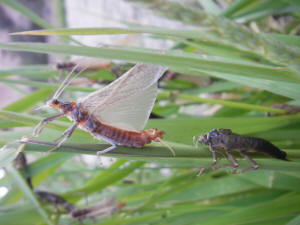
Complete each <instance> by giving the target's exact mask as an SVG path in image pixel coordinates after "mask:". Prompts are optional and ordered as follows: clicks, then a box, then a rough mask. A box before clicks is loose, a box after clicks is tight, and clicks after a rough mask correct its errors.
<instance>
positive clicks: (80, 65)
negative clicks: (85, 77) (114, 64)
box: [55, 59, 111, 72]
mask: <svg viewBox="0 0 300 225" xmlns="http://www.w3.org/2000/svg"><path fill="white" fill-rule="evenodd" d="M110 66H111V62H110V61H107V60H99V59H97V60H95V59H88V60H87V59H86V60H82V61H71V62H62V63H57V64H56V65H55V69H57V70H61V71H68V72H70V71H72V70H73V69H74V68H75V67H76V69H75V70H74V72H79V71H83V70H84V71H99V70H103V69H109V68H110Z"/></svg>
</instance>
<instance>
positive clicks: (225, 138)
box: [194, 129, 287, 176]
mask: <svg viewBox="0 0 300 225" xmlns="http://www.w3.org/2000/svg"><path fill="white" fill-rule="evenodd" d="M195 141H196V142H197V143H200V144H202V145H208V146H209V150H210V152H211V153H212V156H213V162H212V163H211V164H210V165H208V166H206V167H204V168H202V169H201V170H200V172H199V173H198V176H200V175H201V174H202V173H203V172H204V171H205V170H207V169H209V168H213V166H215V165H216V163H217V156H216V153H219V154H221V155H223V153H222V152H220V151H218V150H217V148H223V149H224V150H225V153H226V154H227V155H228V157H229V160H230V161H231V162H232V165H224V166H219V167H217V168H214V170H217V169H220V168H237V167H238V166H239V164H238V162H237V160H236V159H235V158H234V156H233V155H232V154H231V152H232V151H237V152H238V153H239V154H240V155H241V156H243V157H244V158H245V159H246V160H248V162H249V163H250V164H251V166H252V167H250V168H247V169H244V170H242V171H241V173H243V172H247V171H250V170H255V169H257V168H258V167H259V166H258V164H257V163H256V162H255V161H254V160H253V159H251V158H250V157H249V156H248V155H246V152H252V151H256V152H262V153H266V154H268V155H270V156H272V157H274V158H277V159H281V160H287V159H286V153H285V152H284V151H281V150H280V149H279V148H277V147H276V146H274V145H273V144H272V143H270V142H269V141H267V140H264V139H262V138H255V137H247V136H244V135H240V134H235V133H233V132H232V131H231V130H230V129H213V130H211V131H210V132H208V133H206V134H204V135H202V136H198V137H194V142H195ZM223 156H224V155H223ZM226 158H227V157H226Z"/></svg>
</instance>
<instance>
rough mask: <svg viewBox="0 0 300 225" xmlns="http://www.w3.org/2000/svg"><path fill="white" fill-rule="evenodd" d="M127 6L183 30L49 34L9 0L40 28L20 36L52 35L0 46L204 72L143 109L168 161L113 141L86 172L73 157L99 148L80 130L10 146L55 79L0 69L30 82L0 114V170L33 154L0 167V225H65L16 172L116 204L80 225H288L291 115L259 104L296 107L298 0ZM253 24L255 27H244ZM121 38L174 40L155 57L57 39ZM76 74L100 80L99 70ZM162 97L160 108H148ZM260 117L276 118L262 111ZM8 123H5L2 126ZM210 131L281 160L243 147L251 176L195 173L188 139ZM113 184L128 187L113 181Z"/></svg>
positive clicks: (297, 119) (296, 142) (32, 68)
mask: <svg viewBox="0 0 300 225" xmlns="http://www.w3.org/2000/svg"><path fill="white" fill-rule="evenodd" d="M54 2H55V4H56V7H57V10H56V13H57V15H56V16H57V17H58V18H62V20H61V21H60V24H59V25H58V26H57V27H63V24H64V21H63V18H64V14H63V10H61V9H62V5H63V3H62V2H61V1H59V0H56V1H54ZM129 2H132V3H134V4H137V5H139V6H141V7H145V8H148V9H150V10H151V11H152V12H153V13H157V14H159V15H161V16H163V17H166V18H169V19H174V20H179V21H181V22H183V23H185V24H188V25H191V26H193V28H190V29H188V30H184V31H183V30H172V29H162V28H157V27H145V26H143V27H141V26H138V25H133V24H131V25H130V26H129V27H128V28H126V29H124V28H122V29H116V28H89V29H55V27H54V26H52V25H50V24H49V23H48V22H46V21H44V20H43V19H41V18H39V17H38V16H37V15H35V14H34V13H32V12H31V11H29V10H28V9H27V8H26V7H25V6H23V5H21V4H20V3H19V2H17V1H16V0H1V1H0V3H2V4H5V5H6V6H8V7H11V8H12V9H14V10H16V11H18V12H19V13H20V14H22V15H24V16H25V17H27V18H29V19H30V20H31V21H33V22H35V23H36V24H38V25H40V26H41V27H43V28H45V29H47V30H40V31H35V32H27V33H24V34H25V35H58V36H61V39H60V41H59V42H58V43H56V44H48V43H16V42H14V43H0V48H2V49H6V50H11V51H29V52H39V53H45V54H62V55H66V56H68V55H79V56H89V57H95V58H106V59H117V60H123V61H125V62H130V63H138V62H143V63H153V64H161V65H166V66H168V67H169V69H170V70H171V71H173V72H178V73H183V74H190V75H193V76H194V79H195V81H196V80H199V79H202V77H206V76H208V77H211V78H212V80H213V82H212V84H211V85H210V86H207V87H205V88H202V87H201V88H200V87H198V86H197V85H195V84H194V83H193V82H187V81H182V80H181V79H180V78H179V79H175V80H173V81H170V82H167V83H165V86H163V91H162V92H160V93H159V95H158V99H157V103H156V104H155V107H154V110H153V112H154V113H155V114H157V115H160V116H162V117H164V119H161V120H154V119H153V120H152V119H151V120H149V122H148V124H147V128H152V127H157V128H159V129H160V130H164V131H165V132H166V136H165V140H166V141H167V142H168V143H169V144H170V145H171V146H172V147H173V148H174V149H175V151H176V157H172V155H171V154H170V152H169V151H168V150H167V149H166V148H165V147H162V146H161V145H157V144H151V145H149V146H147V147H145V148H143V149H131V148H125V147H118V148H117V149H116V150H114V151H113V152H112V153H111V154H109V155H110V156H112V157H116V158H117V160H116V162H114V163H113V164H112V165H111V166H110V167H109V168H105V169H104V168H93V169H90V168H87V167H86V166H85V165H84V164H83V163H82V162H81V161H80V160H78V159H79V157H78V156H79V155H80V154H91V155H95V153H96V151H97V150H100V149H101V148H105V147H107V145H106V144H100V145H99V144H97V143H98V142H97V141H95V140H94V139H93V138H92V137H91V136H90V135H89V134H88V133H85V132H82V131H79V130H78V131H76V132H75V133H74V135H73V136H72V138H71V139H70V141H68V143H67V144H66V145H64V146H63V147H62V148H60V149H59V150H57V151H56V152H55V153H51V154H42V153H41V152H46V151H47V150H48V149H49V146H42V145H33V144H27V145H24V146H20V145H19V144H17V143H16V142H13V141H15V140H18V139H20V138H21V137H22V136H23V135H26V134H30V133H31V132H32V128H33V127H34V126H35V125H36V124H37V123H38V122H39V121H40V120H41V119H42V118H45V117H46V116H48V115H49V114H50V111H42V113H40V112H35V111H32V108H33V107H35V106H36V105H41V104H43V102H45V99H47V98H49V96H51V94H52V93H53V91H54V90H55V89H56V88H57V87H58V85H59V82H52V83H51V82H49V81H50V80H53V78H54V77H57V76H58V75H59V74H58V72H57V71H55V70H53V69H51V68H50V67H49V66H48V65H26V66H22V67H20V68H13V69H10V70H1V71H0V82H1V83H3V84H5V85H8V86H9V87H13V86H14V85H15V84H22V85H27V86H30V87H35V89H34V90H35V91H34V92H32V93H25V94H24V98H22V99H20V100H19V101H16V102H14V103H13V104H11V105H9V106H7V107H5V108H4V109H2V110H1V111H0V118H1V123H0V128H1V129H2V130H3V132H1V133H0V143H1V145H5V144H8V145H6V147H4V148H3V150H2V151H1V152H0V153H1V154H0V165H1V166H3V165H7V164H8V162H9V161H10V160H12V159H13V157H14V156H15V155H16V153H17V151H19V150H24V152H25V153H26V154H29V155H33V156H34V157H36V158H37V159H36V161H34V162H32V163H31V164H30V165H29V171H30V174H29V173H25V174H24V173H20V172H19V171H17V170H16V169H15V168H14V167H13V166H11V165H7V167H6V169H7V172H8V176H5V177H4V178H3V179H1V180H0V186H6V187H8V188H9V192H8V194H7V195H6V196H5V197H4V198H3V199H1V200H0V218H1V220H0V224H18V223H19V222H20V221H22V224H56V223H59V224H69V223H70V219H69V218H68V217H67V215H57V214H55V213H53V212H54V211H55V209H54V208H53V207H51V206H49V205H47V204H42V203H40V202H39V201H38V200H37V199H36V197H35V196H34V194H33V192H32V191H31V190H30V188H29V187H28V186H27V184H26V182H25V180H24V177H26V176H31V177H32V180H33V185H34V187H35V188H38V189H47V190H49V191H52V192H54V193H59V194H62V196H64V197H65V198H66V200H68V201H70V202H73V203H76V205H78V206H81V207H84V206H85V205H86V203H85V199H86V198H88V199H89V204H93V203H97V202H98V201H100V199H103V198H104V197H107V196H115V197H116V198H117V200H118V201H122V202H125V203H126V207H125V208H124V209H123V210H122V211H121V212H119V213H117V214H115V215H113V216H112V217H111V218H104V219H102V220H101V221H100V220H96V222H93V221H85V223H90V224H139V225H140V224H173V225H174V224H176V225H181V224H205V225H208V224H223V225H227V224H228V225H229V224H232V225H233V224H247V225H250V224H251V225H254V224H264V225H266V224H273V225H274V224H287V225H293V224H300V215H299V212H300V207H299V205H300V190H299V189H300V188H299V187H300V175H299V171H300V170H299V169H300V161H299V158H300V138H299V136H300V115H299V114H298V115H284V111H283V110H281V109H274V108H272V107H271V106H272V105H273V104H275V103H283V102H284V103H288V104H292V105H299V104H300V38H299V36H296V35H294V34H298V35H299V32H300V28H299V24H300V13H299V12H300V10H299V9H300V2H299V1H297V0H289V1H284V0H278V1H271V0H256V1H249V0H237V1H232V3H230V4H228V7H227V8H226V9H225V10H223V11H221V10H220V9H219V8H218V7H217V5H216V4H215V3H214V2H213V1H202V0H198V1H194V2H193V1H191V2H190V3H191V4H192V3H194V4H196V5H202V7H203V9H204V11H203V10H200V9H199V8H197V7H194V5H188V4H186V5H179V4H177V3H174V2H171V1H170V2H169V1H163V0H161V1H159V0H157V1H147V0H143V1H133V0H130V1H129ZM227 2H229V1H227ZM283 15H285V16H289V20H288V22H287V24H286V25H285V26H282V27H277V28H274V26H272V25H271V22H270V21H271V20H272V19H273V20H275V19H274V18H275V17H280V16H283ZM254 27H255V28H256V31H259V32H254V31H253V28H254ZM130 33H147V34H149V35H151V36H153V37H155V38H163V39H170V40H173V41H174V42H175V43H176V44H175V45H174V47H173V48H172V49H170V50H167V51H165V50H164V51H163V52H162V51H159V50H154V49H144V48H136V47H134V48H133V47H130V46H125V47H116V46H110V47H86V46H83V45H76V46H75V45H74V44H72V43H74V40H72V38H71V37H70V36H69V35H75V34H77V35H102V34H116V35H117V34H130ZM24 34H23V35H24ZM179 50H180V51H179ZM16 74H17V75H19V76H20V79H18V80H11V79H10V76H12V75H16ZM82 76H89V77H92V78H94V79H111V78H112V76H111V74H110V72H109V71H101V72H99V73H96V74H88V73H84V74H83V75H82ZM23 78H24V79H23ZM93 90H94V89H93V88H88V87H85V88H83V87H77V86H70V87H69V88H68V89H67V92H68V93H69V96H70V98H72V96H73V97H74V93H78V92H86V93H88V92H91V91H93ZM174 91H176V92H175V94H174ZM201 93H229V94H234V95H235V96H237V99H230V100H221V99H211V98H200V97H198V95H199V94H201ZM73 100H74V99H73ZM162 100H166V101H167V104H166V105H164V106H161V105H159V104H158V102H159V101H162ZM202 103H209V104H218V105H222V106H223V107H222V108H221V109H220V110H218V111H217V112H216V113H214V114H213V115H211V116H206V117H197V116H191V115H186V114H183V113H180V112H179V107H180V106H190V105H196V104H202ZM267 112H269V113H272V114H277V116H274V117H265V113H267ZM171 118H172V119H171ZM68 126H70V122H69V121H68V120H66V119H61V120H59V121H56V122H53V123H51V124H49V126H47V129H46V130H45V131H44V132H43V135H42V136H41V137H40V138H39V139H38V140H41V141H48V142H49V141H50V140H53V139H54V138H55V137H58V136H59V135H60V134H61V132H62V131H63V130H64V129H66V128H67V127H68ZM16 127H17V128H18V129H17V130H11V128H16ZM213 128H230V129H232V130H233V131H234V132H237V133H240V134H245V135H249V136H255V137H262V138H265V139H267V140H269V141H271V142H272V143H274V144H275V145H276V146H278V147H280V148H281V149H283V150H284V151H286V152H287V153H288V158H289V159H290V160H291V161H290V162H283V161H280V160H276V159H271V158H269V157H265V156H263V155H260V154H254V155H253V157H254V159H255V161H257V162H258V164H259V165H260V169H259V170H257V171H253V172H249V173H245V174H238V175H233V174H230V173H228V171H227V170H220V171H217V172H212V171H207V172H206V173H205V174H203V176H201V177H199V178H198V177H196V174H197V172H198V169H197V168H200V167H202V166H204V165H206V164H208V163H210V162H211V155H210V154H209V153H208V151H207V148H206V147H203V146H199V148H195V147H194V145H193V143H192V137H193V136H195V135H201V134H203V133H204V132H207V131H209V130H211V129H213ZM4 131H5V132H4ZM76 142H77V143H76ZM83 143H84V144H83ZM78 148H80V149H78ZM87 149H88V151H87ZM9 159H10V160H9ZM239 162H240V164H241V168H245V167H247V166H249V165H248V163H247V162H245V160H244V159H239ZM220 163H226V161H225V160H221V161H220ZM163 168H169V169H170V170H171V175H168V176H167V175H162V174H161V173H160V171H161V170H160V169H163ZM125 179H126V180H130V181H132V182H130V183H128V182H124V180H125ZM58 221H59V222H58Z"/></svg>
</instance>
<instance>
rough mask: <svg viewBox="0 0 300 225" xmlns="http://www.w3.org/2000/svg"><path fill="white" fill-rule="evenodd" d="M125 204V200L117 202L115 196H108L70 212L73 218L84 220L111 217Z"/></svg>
mask: <svg viewBox="0 0 300 225" xmlns="http://www.w3.org/2000/svg"><path fill="white" fill-rule="evenodd" d="M124 206H125V203H123V202H115V198H114V197H112V198H106V199H104V200H102V201H101V202H99V203H98V204H95V205H92V206H88V207H85V208H82V209H75V210H73V211H72V212H71V213H70V216H71V218H72V219H75V220H78V221H80V222H82V221H83V220H84V219H93V218H96V217H97V218H102V217H109V216H111V215H112V214H113V213H116V212H118V211H119V210H120V209H122V208H123V207H124Z"/></svg>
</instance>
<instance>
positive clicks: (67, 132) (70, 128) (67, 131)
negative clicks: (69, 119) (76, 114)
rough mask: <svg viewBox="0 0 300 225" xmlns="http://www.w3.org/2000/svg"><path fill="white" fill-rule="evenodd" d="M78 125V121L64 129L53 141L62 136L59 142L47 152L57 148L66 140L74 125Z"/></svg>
mask: <svg viewBox="0 0 300 225" xmlns="http://www.w3.org/2000/svg"><path fill="white" fill-rule="evenodd" d="M77 126H78V123H74V124H73V125H72V126H70V127H69V128H68V129H66V130H65V131H64V132H63V133H62V135H61V136H59V137H58V138H56V139H55V142H57V141H59V140H60V139H61V138H63V139H62V140H61V141H60V142H58V143H57V145H55V147H54V148H52V149H50V150H49V152H52V151H54V150H55V149H58V148H59V147H60V146H61V145H62V144H63V143H64V142H65V141H66V140H68V139H69V138H70V137H71V135H72V133H73V132H74V130H75V129H76V127H77Z"/></svg>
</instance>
